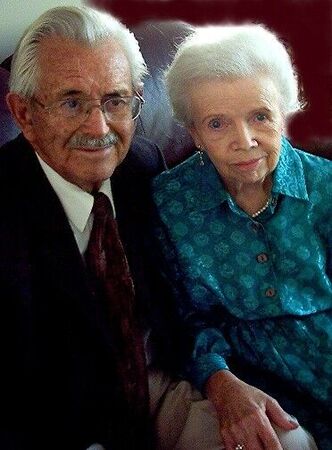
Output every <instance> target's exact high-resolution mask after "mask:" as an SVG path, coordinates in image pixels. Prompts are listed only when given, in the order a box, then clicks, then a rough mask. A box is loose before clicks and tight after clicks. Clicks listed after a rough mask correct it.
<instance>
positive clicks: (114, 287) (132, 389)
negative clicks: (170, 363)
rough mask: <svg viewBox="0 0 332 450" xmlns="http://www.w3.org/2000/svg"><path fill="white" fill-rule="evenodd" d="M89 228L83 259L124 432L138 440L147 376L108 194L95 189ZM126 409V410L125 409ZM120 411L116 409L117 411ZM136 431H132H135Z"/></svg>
mask: <svg viewBox="0 0 332 450" xmlns="http://www.w3.org/2000/svg"><path fill="white" fill-rule="evenodd" d="M92 211H93V214H94V221H93V228H92V231H91V236H90V240H89V245H88V248H87V251H86V253H85V259H86V263H87V266H88V269H89V271H90V273H91V278H92V286H93V287H92V289H93V291H94V292H93V293H94V295H95V298H96V301H98V300H99V301H102V302H104V304H105V310H106V313H107V314H108V317H109V323H110V328H111V332H112V336H113V341H114V347H113V355H114V358H115V362H116V368H117V375H118V377H117V379H118V381H119V385H121V389H122V391H123V395H124V401H126V402H127V404H128V410H127V411H126V417H124V418H123V420H124V423H126V430H127V431H126V432H127V433H128V435H129V434H130V433H132V435H133V443H135V439H136V440H137V441H136V442H141V440H140V439H141V437H139V435H138V434H136V433H137V430H136V427H137V429H138V430H139V432H141V430H142V429H141V424H142V423H143V424H144V422H145V423H146V424H148V421H149V420H148V415H149V408H148V379H147V369H146V363H145V353H144V347H143V340H142V336H141V335H140V333H139V331H138V329H137V325H136V323H135V320H134V317H133V307H134V286H133V281H132V279H131V276H130V273H129V267H128V263H127V259H126V256H125V253H124V250H123V247H122V243H121V241H120V237H119V233H118V229H117V223H116V220H115V219H114V218H113V214H112V208H111V203H110V201H109V199H108V197H107V196H106V195H105V194H103V193H101V192H98V193H97V194H96V195H95V200H94V205H93V209H92ZM128 412H130V414H129V413H128ZM119 414H120V411H119ZM135 434H136V435H135Z"/></svg>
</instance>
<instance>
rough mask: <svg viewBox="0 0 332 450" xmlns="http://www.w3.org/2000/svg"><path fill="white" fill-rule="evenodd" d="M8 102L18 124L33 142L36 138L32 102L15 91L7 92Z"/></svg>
mask: <svg viewBox="0 0 332 450" xmlns="http://www.w3.org/2000/svg"><path fill="white" fill-rule="evenodd" d="M6 102H7V106H8V108H9V110H10V112H11V114H12V116H13V118H14V119H15V122H16V124H17V126H18V127H19V128H20V129H21V130H22V133H23V134H24V136H25V137H26V139H27V140H28V141H30V142H32V141H33V139H34V127H33V120H32V111H31V105H30V103H29V102H28V101H27V100H26V99H25V98H23V97H21V96H20V95H18V94H16V93H15V92H9V93H8V94H7V96H6Z"/></svg>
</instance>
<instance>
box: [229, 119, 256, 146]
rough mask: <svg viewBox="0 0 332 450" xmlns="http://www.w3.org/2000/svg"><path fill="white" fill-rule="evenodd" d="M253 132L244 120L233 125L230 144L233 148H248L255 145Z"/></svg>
mask: <svg viewBox="0 0 332 450" xmlns="http://www.w3.org/2000/svg"><path fill="white" fill-rule="evenodd" d="M257 145H258V143H257V140H256V138H255V133H254V131H253V130H252V129H251V127H250V126H249V124H247V123H246V122H241V123H238V124H236V125H235V127H234V137H233V142H232V146H233V148H234V149H235V150H250V149H252V148H254V147H257Z"/></svg>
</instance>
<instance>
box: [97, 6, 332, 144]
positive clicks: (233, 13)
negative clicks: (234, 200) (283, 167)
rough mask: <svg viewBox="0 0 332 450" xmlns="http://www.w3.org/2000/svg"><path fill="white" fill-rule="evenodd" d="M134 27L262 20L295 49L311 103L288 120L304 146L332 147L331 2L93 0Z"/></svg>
mask: <svg viewBox="0 0 332 450" xmlns="http://www.w3.org/2000/svg"><path fill="white" fill-rule="evenodd" d="M89 3H90V4H92V5H94V6H96V7H98V8H99V9H106V10H109V11H111V12H112V13H113V14H114V15H116V16H117V17H119V18H120V19H121V20H122V21H123V22H124V23H125V24H126V25H128V26H129V27H130V26H131V25H135V24H137V23H140V22H142V21H145V20H148V19H157V20H164V19H165V20H166V19H176V20H183V21H185V22H189V23H192V24H199V25H203V24H208V23H209V24H212V23H222V22H233V23H241V22H248V21H253V22H257V23H263V24H265V25H267V26H268V27H269V28H271V29H272V30H273V31H275V32H276V33H277V34H278V35H279V37H280V38H281V39H282V40H283V42H284V43H285V44H286V45H287V46H288V47H289V48H290V50H291V54H292V57H293V61H294V63H295V65H296V67H297V69H298V72H299V76H300V82H301V85H302V87H303V91H304V96H305V99H306V100H307V107H306V109H305V111H304V112H302V113H299V114H297V115H296V116H295V117H294V118H293V119H292V121H291V122H290V124H289V135H290V137H291V138H292V141H293V142H294V143H295V144H296V145H298V146H300V147H303V148H308V149H309V148H315V147H316V146H318V147H320V148H322V147H331V146H332V0H275V1H273V0H270V1H269V0H264V1H262V0H243V1H242V0H241V1H238V0H200V1H199V0H91V1H90V2H89Z"/></svg>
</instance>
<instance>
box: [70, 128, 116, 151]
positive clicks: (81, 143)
mask: <svg viewBox="0 0 332 450" xmlns="http://www.w3.org/2000/svg"><path fill="white" fill-rule="evenodd" d="M118 141H119V136H118V135H117V134H116V133H113V132H109V133H107V134H106V135H105V136H103V137H101V138H92V137H91V136H86V135H84V134H83V135H74V136H72V137H71V138H70V140H69V142H68V147H69V148H77V147H80V148H89V149H98V148H104V147H111V146H112V145H114V144H117V143H118Z"/></svg>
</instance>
